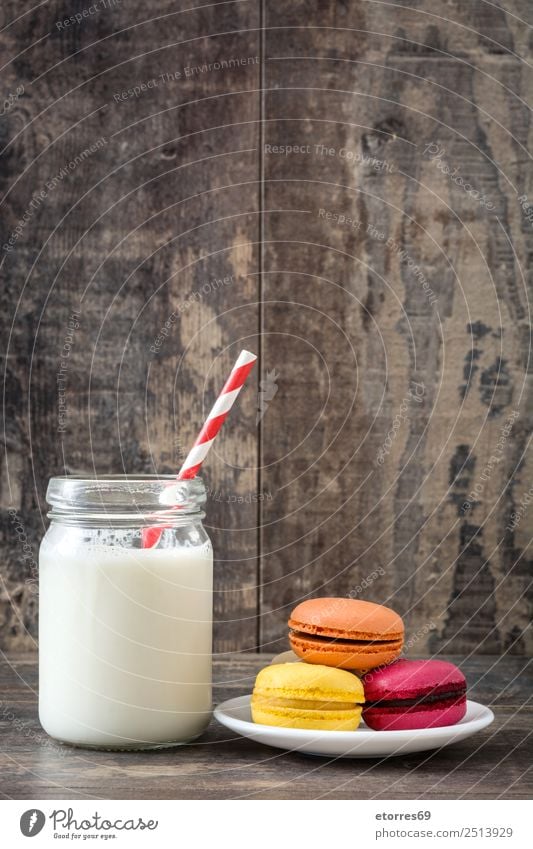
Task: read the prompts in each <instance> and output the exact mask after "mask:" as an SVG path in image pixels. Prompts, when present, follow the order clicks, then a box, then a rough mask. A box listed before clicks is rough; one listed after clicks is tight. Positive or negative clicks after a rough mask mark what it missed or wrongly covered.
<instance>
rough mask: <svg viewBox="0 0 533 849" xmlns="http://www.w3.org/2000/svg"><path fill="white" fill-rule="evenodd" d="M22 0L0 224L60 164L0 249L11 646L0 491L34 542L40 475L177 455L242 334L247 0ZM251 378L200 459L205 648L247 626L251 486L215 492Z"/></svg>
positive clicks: (231, 467)
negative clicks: (98, 3) (211, 555)
mask: <svg viewBox="0 0 533 849" xmlns="http://www.w3.org/2000/svg"><path fill="white" fill-rule="evenodd" d="M22 5H25V6H26V7H27V10H28V12H29V14H28V15H27V16H26V17H21V18H20V20H19V21H18V22H17V23H14V24H12V25H11V26H9V27H7V28H6V29H5V30H3V33H2V36H1V38H2V48H3V56H4V58H5V59H7V60H9V63H8V66H7V69H6V70H5V72H4V76H3V84H4V90H5V91H15V89H16V86H17V85H20V84H22V85H23V86H24V89H25V91H24V95H23V96H22V97H21V98H20V99H19V100H18V101H17V103H16V104H15V105H14V106H13V108H12V109H10V110H9V111H8V113H7V114H6V115H5V116H4V117H3V118H2V129H3V134H4V135H3V138H4V140H5V143H6V147H5V149H4V151H3V154H2V165H3V167H2V174H1V179H2V187H1V188H2V194H3V195H4V202H3V205H2V209H3V213H4V215H3V232H4V236H3V238H2V242H7V241H8V238H9V235H10V233H11V232H12V231H13V230H14V229H15V227H16V226H17V222H18V220H19V219H20V218H21V217H22V216H23V215H24V211H25V210H26V209H27V208H28V205H29V204H30V202H31V199H32V195H34V194H35V193H36V192H37V191H40V190H41V188H42V187H45V188H46V185H47V181H48V180H51V179H53V178H54V176H56V175H61V174H62V173H63V172H64V176H62V177H61V179H60V180H59V182H58V184H57V185H53V187H52V188H51V189H50V190H47V196H46V198H45V200H44V201H43V203H42V204H40V205H39V206H38V208H36V209H35V212H34V213H32V215H31V216H30V220H29V221H28V222H27V224H26V225H25V226H24V228H23V231H22V233H21V235H20V238H18V239H17V240H16V243H15V246H14V248H13V250H11V251H9V252H8V253H7V255H6V256H5V260H4V264H3V267H2V276H3V283H4V289H3V296H2V297H3V310H2V320H3V322H4V331H5V333H6V338H7V333H8V332H9V331H10V328H11V325H12V328H11V331H10V332H11V335H10V337H9V343H8V353H7V359H6V360H5V361H4V363H3V364H4V366H5V375H6V386H7V404H8V414H7V433H6V450H5V453H4V456H3V459H4V468H3V471H2V507H3V508H4V512H3V519H2V521H3V525H2V532H3V536H4V542H5V546H6V548H5V551H6V553H7V558H6V559H3V577H4V581H5V583H4V589H3V594H2V602H1V612H0V616H1V619H0V621H1V623H2V628H1V631H0V644H2V645H4V646H6V645H9V646H15V647H25V648H29V647H31V646H32V645H33V640H34V636H35V624H36V615H35V595H34V594H33V595H32V594H30V592H29V588H28V585H27V583H26V581H27V578H28V577H29V576H30V569H29V560H28V559H24V555H25V552H24V550H23V549H22V547H21V533H20V532H19V534H18V536H17V533H16V532H15V527H14V522H15V519H13V520H10V518H9V515H8V514H7V513H6V512H5V511H6V510H7V509H9V508H13V509H15V510H16V511H17V514H16V517H17V520H19V521H20V523H21V526H22V527H23V529H24V531H23V532H24V533H25V534H26V535H27V539H28V541H29V546H30V549H31V556H32V558H35V557H36V551H37V546H38V541H39V537H40V536H41V535H42V532H43V519H42V516H43V511H45V509H46V508H45V505H44V493H45V489H46V483H47V479H48V477H50V476H51V475H52V474H57V473H63V472H79V471H86V470H91V468H93V469H94V470H95V471H96V472H115V473H120V472H123V471H128V472H132V471H136V472H154V471H158V472H163V473H171V472H173V471H174V470H177V468H178V467H179V465H180V463H181V461H182V460H183V459H184V457H185V454H186V452H187V451H188V448H189V447H190V445H191V443H192V441H193V439H194V437H195V435H196V432H197V430H198V429H199V427H200V425H201V423H202V421H203V417H204V416H205V412H206V409H208V408H209V406H210V405H211V403H212V402H213V401H214V398H215V397H216V394H217V393H218V391H219V390H220V387H221V385H222V383H223V382H224V380H225V378H226V376H227V371H228V369H229V368H230V367H231V365H232V363H233V361H234V359H235V357H236V356H237V353H238V351H239V350H240V348H241V347H245V346H246V347H252V348H253V347H254V346H255V342H256V340H255V338H253V337H254V334H255V332H256V328H257V322H258V317H257V313H258V308H257V300H258V278H257V273H256V271H257V265H258V263H257V256H256V254H257V247H256V244H257V238H258V232H259V224H258V198H259V188H258V182H257V181H258V176H259V158H258V154H257V139H258V124H257V122H258V118H259V99H258V96H257V89H258V81H259V56H258V48H259V36H258V33H257V26H258V21H259V9H258V6H257V4H256V3H246V2H245V3H242V2H235V3H232V2H228V3H222V4H218V5H212V6H207V5H205V4H203V5H202V4H197V5H198V7H200V6H201V8H198V9H194V4H191V3H185V2H180V3H175V2H161V3H158V4H157V6H154V5H153V4H146V3H143V2H140V0H135V1H134V2H128V3H122V4H115V5H114V4H112V3H111V4H110V5H109V7H108V8H105V9H104V8H101V7H98V11H97V13H95V14H91V15H89V16H88V17H82V20H81V21H80V22H77V21H76V20H74V22H70V24H69V25H68V26H65V24H64V23H63V22H64V20H65V19H66V18H68V17H69V16H70V15H73V14H74V15H75V14H76V13H82V12H83V9H84V8H85V7H86V6H88V5H89V4H83V3H76V4H72V3H69V4H65V3H51V4H42V5H41V6H40V7H38V8H37V9H36V10H33V11H30V10H31V9H32V7H33V4H29V3H26V4H22ZM20 13H21V4H20V3H18V2H6V3H4V4H3V5H2V17H3V20H4V21H5V22H6V23H7V22H8V21H10V20H12V19H14V18H16V17H17V16H18V15H19V14H20ZM98 140H103V141H101V142H100V146H99V147H98V148H97V149H96V150H95V152H93V153H90V155H87V156H85V157H83V158H82V160H81V161H80V162H76V157H77V156H78V155H79V154H80V153H81V152H82V151H84V150H86V149H87V148H90V146H91V145H95V144H96V143H97V142H98ZM72 163H74V167H72ZM19 299H20V300H19ZM73 310H76V311H77V318H76V317H75V318H76V320H75V322H74V323H76V324H77V325H79V326H77V327H76V328H75V329H73V330H71V329H70V327H69V319H70V317H71V315H72V311H73ZM70 337H72V338H70ZM250 337H252V338H250ZM65 340H68V342H67V344H68V346H69V348H68V354H67V357H66V367H65V372H64V373H62V374H61V377H62V378H64V381H65V384H66V397H67V410H66V414H65V426H64V432H58V431H59V430H60V429H61V425H62V422H61V421H59V416H58V388H59V387H58V383H57V377H58V373H59V370H60V367H59V360H60V358H61V356H62V351H63V349H64V345H65ZM256 380H257V378H256V377H255V376H252V377H251V379H250V381H249V386H248V388H247V393H246V394H244V395H243V398H242V403H240V405H239V409H238V411H237V413H236V415H234V416H233V421H232V423H231V426H229V427H227V428H226V429H225V432H224V438H223V439H221V440H220V443H219V444H218V445H217V448H216V450H214V451H213V452H212V454H211V457H210V462H209V467H208V468H207V469H206V483H207V485H208V487H209V490H210V492H211V493H213V496H212V497H211V498H210V506H209V518H208V527H209V529H210V530H211V533H212V535H213V536H214V538H215V543H216V554H217V562H216V566H215V569H216V579H215V619H216V625H215V639H216V643H215V645H216V648H217V649H218V650H219V651H222V652H224V651H228V650H234V649H253V648H254V647H255V645H256V620H255V614H256V585H257V545H256V544H257V540H256V536H257V534H256V530H255V526H256V506H255V504H254V503H252V502H251V501H250V502H247V501H245V502H244V503H243V504H242V505H241V506H240V509H239V523H238V525H237V523H236V521H235V505H234V499H235V497H241V496H242V497H246V496H248V494H249V493H254V492H255V489H256V484H255V476H256V471H255V470H256V466H257V445H256V439H255V424H254V419H255V406H256V403H255V398H256V395H255V392H254V385H255V383H256ZM39 511H40V512H41V516H39Z"/></svg>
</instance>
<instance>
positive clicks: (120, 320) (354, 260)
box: [0, 0, 533, 655]
mask: <svg viewBox="0 0 533 849" xmlns="http://www.w3.org/2000/svg"><path fill="white" fill-rule="evenodd" d="M88 5H89V4H84V3H83V2H81V0H79V2H76V3H68V4H67V3H63V2H51V3H47V4H44V5H41V6H39V7H38V8H36V9H33V6H32V4H30V3H29V2H26V0H24V2H15V0H6V2H4V3H3V4H2V8H1V10H0V17H1V21H0V23H1V24H2V27H0V29H2V32H1V34H0V51H1V55H2V60H3V61H2V64H3V65H4V63H5V66H4V68H3V70H2V71H1V72H0V80H1V83H2V87H3V91H4V93H5V95H6V97H7V95H8V94H10V93H11V94H13V95H14V94H15V93H16V92H17V86H21V85H22V86H23V87H24V92H23V93H22V95H21V96H17V97H14V98H13V99H12V100H10V101H9V103H8V105H7V106H6V104H4V107H3V111H2V109H1V108H0V112H1V113H2V114H0V151H1V152H0V193H1V197H2V202H1V211H2V219H1V227H2V236H1V240H0V244H1V245H6V244H8V243H9V239H10V238H11V237H13V234H14V233H16V228H17V227H18V228H19V230H20V232H19V234H18V236H17V237H16V238H15V240H14V244H13V245H11V248H12V249H11V250H4V249H3V248H1V250H0V261H1V262H2V265H1V266H0V277H1V280H2V289H1V292H0V298H1V303H0V306H1V309H0V331H1V333H2V339H3V340H5V345H4V346H3V348H2V353H1V354H0V356H1V361H2V367H3V368H2V371H3V375H4V386H5V399H6V404H5V406H6V413H5V416H4V428H3V431H2V436H1V439H2V443H3V451H2V467H1V469H0V544H1V545H2V553H3V557H2V565H1V567H0V576H1V579H2V582H1V584H0V647H2V648H4V649H11V650H15V649H17V650H21V649H24V650H30V649H34V648H35V636H36V622H37V595H36V590H35V581H36V573H37V567H36V559H37V548H38V543H39V539H40V537H41V535H42V533H43V530H44V526H45V524H46V521H45V518H44V513H45V509H46V507H45V503H44V493H45V489H46V483H47V480H48V478H49V477H50V475H52V474H54V473H61V472H64V471H67V472H78V471H81V470H86V469H87V468H91V466H92V467H93V468H94V469H95V470H96V471H98V472H121V471H123V470H128V471H131V470H135V471H138V472H151V471H154V470H157V471H160V472H171V471H173V470H174V469H175V468H176V467H177V466H178V465H179V461H180V459H182V458H183V456H184V454H185V452H186V450H187V448H188V445H189V444H190V442H191V440H192V438H193V436H194V434H195V431H196V428H197V426H198V424H199V423H200V421H201V420H202V417H203V413H204V410H205V409H206V408H207V407H208V406H209V404H210V403H211V401H212V400H213V399H214V397H215V394H216V392H217V389H218V388H219V386H220V385H221V382H222V380H223V378H224V375H225V371H226V369H227V367H228V365H229V364H230V363H231V361H232V358H233V356H234V355H235V353H236V352H237V350H238V349H239V348H240V347H244V346H245V347H248V348H251V349H252V350H258V351H260V353H261V355H262V356H261V360H262V363H261V367H260V372H259V370H258V373H257V374H256V375H254V377H253V378H252V380H251V382H250V384H249V386H247V387H246V390H245V391H244V392H243V395H242V402H241V401H239V409H238V411H237V414H236V415H235V414H234V415H233V416H232V422H231V425H230V426H229V427H228V428H227V429H225V431H224V437H223V440H221V442H220V444H219V445H218V444H217V447H216V449H215V450H214V452H213V453H212V455H211V457H210V461H209V466H208V468H207V469H206V477H207V481H206V482H207V485H208V487H209V490H210V505H209V515H208V526H209V529H210V531H211V534H212V536H213V538H214V541H215V549H216V555H217V564H216V592H215V619H216V627H215V647H216V650H217V651H218V652H222V653H225V652H232V651H236V650H237V651H249V650H254V649H255V648H256V647H259V648H260V650H263V651H269V650H274V648H278V647H279V648H282V647H285V646H286V620H287V615H288V612H289V610H290V608H291V607H292V606H293V605H294V604H295V603H297V602H298V601H299V600H301V599H303V598H306V597H308V596H309V595H313V594H329V595H336V594H340V595H351V596H352V597H365V598H370V599H374V600H378V601H383V602H385V603H387V602H388V603H389V604H391V605H392V606H395V607H396V608H397V609H398V610H399V611H400V612H401V613H402V614H403V615H404V618H405V621H406V625H407V629H408V634H409V640H410V643H411V646H412V648H413V649H414V650H416V651H426V652H431V653H437V652H442V653H443V654H447V653H449V652H451V651H454V652H461V653H463V652H464V653H470V654H472V653H474V652H481V653H490V652H500V651H502V650H508V651H509V652H511V653H513V654H517V655H530V654H531V651H532V649H533V637H532V636H531V630H529V631H528V630H527V628H528V625H529V624H530V621H531V606H532V601H533V598H532V589H531V587H532V583H531V565H532V556H531V529H532V526H533V508H532V507H531V506H530V504H529V502H530V501H531V498H532V496H531V494H530V486H531V453H530V451H529V450H528V446H529V439H530V434H531V422H532V412H533V411H532V403H531V388H530V387H531V357H530V330H531V327H530V307H529V298H530V296H529V293H530V291H531V271H530V267H531V259H532V257H533V226H532V224H531V221H530V220H529V219H530V218H531V217H532V216H531V215H530V212H529V210H530V209H533V178H532V170H531V164H530V154H529V150H530V148H531V144H530V136H531V118H530V114H531V113H530V99H531V97H530V92H531V90H532V82H533V80H532V72H531V68H530V64H531V61H530V60H531V42H530V26H531V24H532V23H533V19H532V17H531V8H530V5H529V4H528V3H527V2H526V0H505V2H504V3H500V4H499V5H496V4H494V3H487V2H483V0H470V2H468V3H463V2H460V1H459V0H448V2H443V3H441V4H439V8H438V9H436V7H435V4H434V3H432V2H431V0H411V2H410V3H409V4H405V3H394V4H391V3H385V2H372V3H369V2H363V0H350V2H346V0H331V2H327V3H326V2H322V0H314V2H312V0H287V2H284V3H282V4H280V3H274V2H272V0H241V2H239V0H235V2H230V1H229V0H228V2H223V3H218V4H214V5H205V4H198V6H199V8H193V4H190V3H185V2H182V0H180V2H178V3H176V2H173V3H171V2H168V0H162V2H159V3H157V8H155V4H146V3H141V2H140V0H128V2H127V3H126V2H122V3H116V4H114V5H113V4H110V5H109V8H108V9H105V10H103V9H102V10H100V11H99V12H98V13H97V14H92V15H88V16H86V17H83V9H84V8H86V6H88ZM147 5H148V6H150V7H151V8H147ZM200 6H201V8H200ZM152 7H153V8H152ZM25 12H27V14H25ZM79 13H81V14H82V20H81V21H80V22H79V23H78V22H77V21H74V22H70V23H69V24H68V25H65V24H64V20H65V19H66V18H67V17H68V16H69V15H73V14H74V15H75V14H79ZM262 21H263V22H264V32H263V33H261V32H260V25H261V22H262ZM259 58H262V60H263V61H262V63H260V62H259ZM528 63H529V64H528ZM262 84H263V86H264V89H265V91H264V93H263V94H262V93H261V90H260V89H261V85H262ZM260 119H262V120H260ZM430 146H431V147H430ZM288 147H290V148H291V149H290V150H288ZM434 150H437V153H432V151H434ZM87 151H88V153H87ZM445 169H448V170H447V171H446V170H445ZM261 178H262V180H263V185H262V189H261V187H260V180H261ZM458 178H460V180H462V183H461V182H460V180H459V179H458ZM49 181H51V182H50V185H51V188H48V182H49ZM465 183H466V184H467V185H468V187H469V188H468V190H467V189H466V188H465ZM43 190H44V191H45V197H44V198H41V200H39V199H38V195H39V193H40V192H42V191H43ZM520 198H522V200H520ZM32 200H33V201H34V207H32V206H31V204H32ZM25 216H26V220H24V217H25ZM342 216H344V219H342ZM261 238H262V240H263V243H262V245H260V242H261ZM228 280H229V282H223V281H228ZM73 311H75V312H74V313H73ZM73 315H74V319H73ZM78 324H79V326H74V325H78ZM260 331H261V332H260ZM65 345H68V346H69V348H68V357H67V358H66V360H67V365H66V371H65V374H64V375H63V377H64V379H65V385H66V393H67V394H66V402H67V409H66V425H65V432H64V433H61V432H59V431H58V429H59V426H60V424H61V422H60V419H59V412H60V410H59V391H58V390H59V385H58V374H59V371H60V360H61V357H62V352H63V351H64V350H65ZM258 379H261V380H262V384H261V387H257V380H258ZM258 388H259V390H260V392H261V394H260V395H259V399H260V400H261V399H262V402H263V405H262V414H263V415H262V418H261V421H260V422H259V426H258V427H257V426H256V425H257V422H256V419H257V409H258V395H257V391H258ZM514 410H516V411H517V416H516V417H515V418H513V420H512V426H511V429H510V431H509V433H507V434H506V433H505V431H504V428H505V427H506V423H507V422H508V421H509V417H510V416H513V415H514V413H513V411H514ZM472 494H473V495H472ZM471 496H472V497H471ZM259 498H262V499H263V500H258V499H259ZM532 503H533V502H532ZM10 511H15V512H10ZM258 528H259V529H260V530H259V531H258Z"/></svg>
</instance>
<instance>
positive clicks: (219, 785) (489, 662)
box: [0, 654, 533, 799]
mask: <svg viewBox="0 0 533 849" xmlns="http://www.w3.org/2000/svg"><path fill="white" fill-rule="evenodd" d="M450 659H451V660H453V661H454V662H455V663H458V664H459V665H460V666H461V668H462V669H463V671H464V673H465V674H466V677H467V680H468V683H469V694H470V697H471V698H473V699H475V700H477V701H480V702H482V703H484V704H487V705H490V706H491V708H492V710H493V711H494V713H495V715H496V720H495V722H494V723H493V724H492V725H491V726H489V727H488V728H487V729H485V730H484V731H482V732H480V733H479V734H477V735H475V736H474V737H472V738H470V739H469V740H466V741H464V742H462V743H459V744H456V745H453V746H450V747H448V748H446V749H443V750H441V751H436V752H423V753H421V754H418V755H408V756H405V757H402V756H400V757H396V758H389V759H388V760H353V759H349V760H336V761H331V760H329V759H327V758H316V757H306V756H303V755H299V754H294V753H291V752H282V751H281V750H277V749H272V748H268V747H266V746H260V745H258V744H256V743H252V742H250V741H248V740H245V739H243V738H239V737H236V736H235V735H233V734H232V733H231V732H229V731H227V730H226V729H225V728H223V727H221V726H220V725H218V724H217V723H216V722H215V721H213V722H212V723H211V725H210V727H209V729H208V731H207V732H206V734H205V736H204V737H203V738H202V739H201V740H200V741H199V742H196V743H194V744H192V745H190V746H185V747H181V748H176V749H166V750H161V751H155V752H133V753H120V752H95V751H87V750H82V749H75V748H71V747H69V746H60V745H57V744H55V743H54V742H53V741H52V740H50V738H49V737H48V736H47V735H46V734H45V733H44V731H43V730H42V729H41V727H40V725H39V721H38V718H37V660H36V657H35V656H33V655H14V656H13V655H12V656H10V657H9V658H8V659H5V658H4V659H3V661H2V664H1V666H0V684H1V691H0V693H1V697H0V729H1V741H2V742H1V752H0V790H1V796H2V797H3V798H12V799H26V798H27V799H152V798H156V799H221V798H222V799H324V798H333V799H396V798H397V799H447V798H452V799H457V798H471V799H487V798H488V799H491V798H508V799H524V798H531V795H532V789H533V780H532V763H533V758H532V747H531V734H532V729H533V721H532V720H533V703H532V700H531V694H532V693H533V688H532V674H531V673H532V669H533V664H532V662H531V659H528V658H520V657H504V658H497V657H491V656H478V657H475V658H468V659H466V658H465V659H462V658H450ZM268 660H269V656H268V655H265V654H263V655H255V654H240V655H234V656H232V657H231V658H224V659H219V660H216V661H215V681H216V686H215V702H217V703H218V702H221V701H223V700H224V699H227V698H230V697H232V696H237V695H240V694H243V693H247V692H249V691H250V690H251V686H252V682H253V677H254V675H255V674H256V673H257V671H258V670H259V669H260V668H261V667H262V666H264V665H265V664H266V663H267V662H268Z"/></svg>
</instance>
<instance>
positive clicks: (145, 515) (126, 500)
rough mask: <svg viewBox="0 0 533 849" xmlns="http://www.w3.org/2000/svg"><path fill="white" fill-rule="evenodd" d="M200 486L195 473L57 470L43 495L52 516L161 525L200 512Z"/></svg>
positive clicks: (202, 501)
mask: <svg viewBox="0 0 533 849" xmlns="http://www.w3.org/2000/svg"><path fill="white" fill-rule="evenodd" d="M206 497H207V496H206V490H205V485H204V482H203V480H202V478H200V477H199V476H196V477H195V478H191V479H190V480H178V479H177V477H176V475H157V474H147V475H142V474H135V475H126V474H123V475H113V474H104V475H92V476H90V475H58V476H55V477H52V478H50V481H49V483H48V489H47V491H46V500H47V502H48V504H49V505H50V507H51V509H50V511H49V513H48V517H49V518H50V519H52V520H53V521H54V520H55V521H67V522H69V523H76V522H81V521H85V520H86V521H90V522H91V523H94V522H97V521H105V522H107V523H108V522H110V521H111V522H113V521H114V522H120V523H123V522H128V523H130V522H133V523H134V524H139V523H141V524H154V525H155V524H161V523H165V522H169V521H170V522H174V521H180V520H182V518H183V517H185V516H191V515H193V514H194V515H196V516H201V517H203V515H204V514H203V512H202V507H203V505H204V504H205V502H206Z"/></svg>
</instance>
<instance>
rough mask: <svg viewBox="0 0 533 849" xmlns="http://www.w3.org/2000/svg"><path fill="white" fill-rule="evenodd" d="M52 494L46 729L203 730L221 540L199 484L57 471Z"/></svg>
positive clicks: (44, 652)
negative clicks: (215, 546) (211, 533)
mask: <svg viewBox="0 0 533 849" xmlns="http://www.w3.org/2000/svg"><path fill="white" fill-rule="evenodd" d="M46 498H47V501H48V503H49V504H50V505H51V511H50V513H49V514H48V515H49V518H50V519H51V524H50V528H49V529H48V531H47V533H46V535H45V537H44V539H43V541H42V544H41V549H40V554H39V575H40V580H39V584H40V587H39V718H40V721H41V724H42V726H43V728H44V730H45V731H46V732H47V733H48V734H50V735H51V736H52V737H55V738H56V739H57V740H61V741H63V742H66V743H72V744H74V745H76V746H84V747H92V748H98V749H144V748H160V747H164V746H173V745H179V744H181V743H186V742H188V741H190V740H193V739H194V738H196V737H198V736H199V735H200V734H201V733H202V732H203V731H204V729H205V728H206V726H207V724H208V722H209V720H210V717H211V660H212V603H213V602H212V599H213V592H212V586H213V584H212V581H213V550H212V546H211V542H210V540H209V537H208V536H207V534H206V532H205V530H204V528H203V525H202V519H203V518H204V515H205V514H204V513H203V512H202V507H203V505H204V504H205V500H206V493H205V487H204V485H203V482H202V481H201V479H200V478H194V479H193V480H190V481H177V480H176V478H175V477H174V476H170V475H169V476H159V477H157V476H149V475H146V476H138V477H137V476H136V477H128V476H107V475H106V476H102V477H99V478H97V479H96V478H93V479H90V478H81V477H56V478H52V479H51V480H50V483H49V486H48V491H47V495H46ZM147 528H150V531H149V532H148V535H149V539H150V543H149V544H148V543H147V538H148V537H147V536H146V534H147V531H146V529H147ZM143 529H144V535H143ZM155 529H157V530H155ZM143 540H144V541H143Z"/></svg>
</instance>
